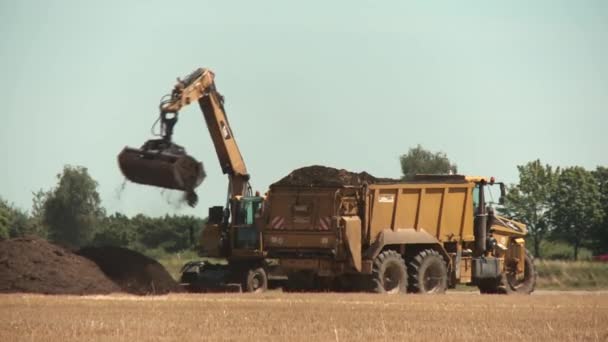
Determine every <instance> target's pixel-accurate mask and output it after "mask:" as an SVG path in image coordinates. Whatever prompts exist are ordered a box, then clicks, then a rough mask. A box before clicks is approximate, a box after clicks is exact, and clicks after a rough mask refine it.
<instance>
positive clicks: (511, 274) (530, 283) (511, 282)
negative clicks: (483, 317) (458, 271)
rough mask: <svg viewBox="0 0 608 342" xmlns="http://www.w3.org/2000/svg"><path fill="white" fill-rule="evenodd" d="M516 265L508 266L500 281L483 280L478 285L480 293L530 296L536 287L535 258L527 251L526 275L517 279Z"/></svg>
mask: <svg viewBox="0 0 608 342" xmlns="http://www.w3.org/2000/svg"><path fill="white" fill-rule="evenodd" d="M516 267H517V266H516V265H511V266H509V265H507V267H506V270H505V272H504V273H503V274H501V276H500V277H499V278H498V279H483V280H481V281H480V282H479V283H478V284H477V287H478V288H479V292H481V293H483V294H509V295H512V294H530V293H532V292H534V288H535V287H536V276H537V274H536V268H535V267H534V258H533V257H532V255H530V252H528V251H526V259H525V264H524V274H523V276H521V277H519V278H518V277H517V274H516V272H515V271H514V269H515V268H516Z"/></svg>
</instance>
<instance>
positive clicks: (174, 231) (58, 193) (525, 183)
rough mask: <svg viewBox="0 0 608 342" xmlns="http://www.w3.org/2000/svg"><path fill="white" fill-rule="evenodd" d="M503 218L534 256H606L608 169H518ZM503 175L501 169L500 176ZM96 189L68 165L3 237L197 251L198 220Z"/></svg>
mask: <svg viewBox="0 0 608 342" xmlns="http://www.w3.org/2000/svg"><path fill="white" fill-rule="evenodd" d="M400 161H401V168H402V172H403V177H404V178H408V177H411V175H413V174H416V173H456V170H457V166H456V164H454V163H451V162H450V160H449V159H448V157H447V156H446V155H445V154H444V153H441V152H439V153H432V152H430V151H427V150H425V149H423V148H422V147H421V146H420V145H418V146H417V147H415V148H412V149H410V150H409V152H408V153H407V154H404V155H403V156H401V159H400ZM517 169H518V171H519V180H518V182H517V183H516V184H512V185H510V186H509V187H508V192H507V197H506V200H505V203H504V206H503V207H499V208H497V209H498V210H499V211H500V212H501V213H503V214H504V215H507V216H510V217H512V218H514V219H516V220H518V221H522V222H524V223H525V224H527V226H528V231H529V236H528V238H527V240H528V246H530V247H529V248H530V249H531V250H532V252H533V253H534V254H535V256H537V257H541V258H544V257H546V258H572V259H578V258H579V256H580V255H581V251H585V252H589V251H590V252H591V253H593V254H602V253H608V168H607V167H601V166H600V167H597V168H596V169H595V170H586V169H585V168H582V167H580V166H574V167H567V168H560V167H553V166H551V165H547V164H543V163H541V161H540V160H534V161H531V162H529V163H527V164H525V165H520V166H517ZM499 171H500V170H497V172H499ZM97 186H98V184H97V182H96V181H95V180H94V179H93V178H91V176H90V175H89V173H88V171H87V169H86V168H84V167H80V166H76V167H74V166H66V167H65V168H64V169H63V172H62V173H61V174H59V175H57V185H56V186H55V187H54V188H52V189H50V190H40V191H38V192H36V193H34V194H33V203H32V209H31V211H29V212H27V211H24V210H21V209H19V208H16V207H15V206H13V205H11V204H10V203H8V202H7V201H6V200H4V199H1V198H0V238H7V237H17V236H23V235H28V234H34V235H38V236H41V237H45V238H48V239H49V240H51V241H53V242H56V243H59V244H62V245H66V246H70V247H75V248H77V247H81V246H85V245H115V246H123V247H128V248H131V249H135V250H138V251H141V252H147V253H148V254H158V253H173V252H177V251H183V250H187V249H190V248H192V247H193V246H194V245H196V242H197V240H198V238H199V235H200V231H201V229H202V227H203V224H204V220H203V219H201V218H197V217H194V216H178V215H172V216H169V215H166V216H164V217H148V216H145V215H137V216H134V217H127V216H125V215H123V214H120V213H115V214H111V215H108V214H107V213H106V211H105V209H104V208H103V207H102V206H101V200H100V198H99V194H98V193H97Z"/></svg>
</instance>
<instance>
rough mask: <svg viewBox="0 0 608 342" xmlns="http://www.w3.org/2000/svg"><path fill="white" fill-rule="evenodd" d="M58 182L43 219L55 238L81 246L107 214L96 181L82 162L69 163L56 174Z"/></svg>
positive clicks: (61, 242)
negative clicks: (80, 163)
mask: <svg viewBox="0 0 608 342" xmlns="http://www.w3.org/2000/svg"><path fill="white" fill-rule="evenodd" d="M57 179H58V181H59V182H58V185H57V187H56V188H55V189H53V190H51V192H50V193H49V194H48V195H47V197H46V201H45V202H44V223H45V224H46V225H47V226H48V232H49V238H50V239H51V240H52V241H55V242H58V243H60V244H64V245H67V246H70V247H80V246H83V245H85V244H87V243H89V242H90V241H91V239H92V238H93V236H94V233H95V230H96V228H97V226H98V224H99V222H100V220H101V219H102V218H103V216H104V211H103V209H102V208H101V200H100V199H99V194H98V193H97V182H96V181H95V180H94V179H93V178H91V176H90V175H89V173H88V171H87V169H86V168H85V167H82V166H69V165H66V166H65V167H64V168H63V172H62V173H61V174H58V175H57Z"/></svg>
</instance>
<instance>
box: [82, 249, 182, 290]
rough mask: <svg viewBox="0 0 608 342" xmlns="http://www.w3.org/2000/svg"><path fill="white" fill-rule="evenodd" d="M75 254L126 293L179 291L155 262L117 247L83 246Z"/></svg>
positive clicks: (170, 278) (175, 284) (171, 279)
mask: <svg viewBox="0 0 608 342" xmlns="http://www.w3.org/2000/svg"><path fill="white" fill-rule="evenodd" d="M78 254H80V255H82V256H83V257H85V258H88V259H90V260H91V261H93V262H95V263H96V264H97V266H99V268H101V270H102V271H103V272H104V273H105V274H106V276H108V278H110V279H112V280H113V281H114V283H116V284H117V285H118V286H120V288H121V289H122V290H123V291H125V292H128V293H132V294H138V295H146V294H166V293H169V292H179V291H180V288H179V285H178V284H177V283H176V282H175V280H174V279H173V278H172V277H171V275H170V274H169V272H167V270H166V269H165V268H164V267H163V266H162V265H161V264H159V263H158V262H157V261H156V260H154V259H151V258H148V257H147V256H145V255H143V254H140V253H137V252H135V251H132V250H129V249H126V248H121V247H85V248H83V249H81V250H79V251H78Z"/></svg>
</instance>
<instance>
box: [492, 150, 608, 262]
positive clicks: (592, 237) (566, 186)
mask: <svg viewBox="0 0 608 342" xmlns="http://www.w3.org/2000/svg"><path fill="white" fill-rule="evenodd" d="M517 169H518V171H519V183H518V184H515V185H512V186H511V187H510V189H509V191H508V193H507V199H506V202H505V206H504V209H503V210H504V212H506V213H507V214H508V215H510V216H512V217H514V218H517V219H519V220H521V221H523V222H524V223H526V224H527V226H528V232H529V238H528V241H529V242H531V245H532V247H533V251H534V254H535V255H536V256H537V257H543V256H544V255H543V254H542V253H541V250H542V249H541V246H542V244H543V243H544V242H545V241H550V242H555V241H557V242H563V243H567V244H568V245H570V246H572V249H573V258H574V259H578V257H579V251H580V250H581V248H587V249H589V250H591V251H592V252H593V253H595V254H599V253H608V168H606V167H601V166H599V167H597V168H596V169H595V170H586V169H585V168H583V167H580V166H573V167H567V168H563V169H562V168H559V167H552V166H551V165H548V164H544V165H543V163H541V161H540V160H535V161H531V162H529V163H527V164H525V165H520V166H518V167H517ZM556 257H559V255H556ZM562 257H566V256H565V255H564V256H562Z"/></svg>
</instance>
